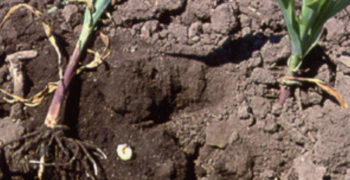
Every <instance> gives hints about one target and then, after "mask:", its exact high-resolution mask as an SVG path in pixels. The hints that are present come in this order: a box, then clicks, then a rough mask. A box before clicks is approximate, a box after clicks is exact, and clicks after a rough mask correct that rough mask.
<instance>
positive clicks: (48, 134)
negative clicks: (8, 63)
mask: <svg viewBox="0 0 350 180" xmlns="http://www.w3.org/2000/svg"><path fill="white" fill-rule="evenodd" d="M71 1H83V2H86V4H87V5H88V7H87V8H86V10H85V15H84V24H83V27H82V31H81V34H80V37H79V40H78V42H77V44H76V46H75V49H74V51H73V53H72V55H71V56H70V59H69V62H68V65H67V67H66V70H65V72H64V75H62V74H60V78H61V79H60V81H58V85H57V86H56V85H52V84H51V86H49V87H47V88H46V91H45V92H50V91H53V90H54V89H56V88H57V89H56V91H55V94H54V97H53V99H52V102H51V105H50V107H49V110H48V113H47V116H46V119H45V122H44V125H43V126H42V127H40V128H39V129H38V130H37V131H35V132H32V133H29V134H27V135H24V136H23V137H21V138H20V139H17V140H15V141H12V142H8V143H6V144H3V145H1V144H0V145H1V146H0V148H3V147H4V146H6V145H8V144H11V143H13V142H18V141H19V140H26V142H25V144H23V145H22V147H21V148H19V150H18V151H17V153H20V154H25V153H27V152H28V151H29V150H30V149H36V150H39V151H40V160H39V161H31V163H36V164H39V171H38V177H39V179H41V178H42V175H43V171H44V167H46V166H54V167H62V166H70V167H72V166H74V164H76V162H77V160H79V159H80V161H78V162H81V163H80V164H81V166H82V167H83V169H84V170H85V171H83V173H85V174H87V175H88V176H92V173H90V172H89V170H90V169H93V174H94V176H97V175H98V170H97V163H96V162H95V160H94V157H93V156H92V155H91V152H95V155H97V156H100V157H102V158H104V159H105V158H106V156H105V154H104V153H103V152H102V151H101V150H100V149H99V148H97V147H95V146H93V145H90V144H88V143H85V142H81V141H79V140H76V139H72V138H68V137H65V136H64V135H63V133H62V131H63V130H66V129H67V128H68V127H66V126H64V125H59V123H60V121H59V112H60V109H61V106H62V104H63V101H64V99H65V96H66V94H67V91H68V88H69V85H70V83H71V80H72V79H73V77H74V76H75V75H76V74H77V64H78V62H79V58H80V57H81V55H82V54H83V53H84V52H85V49H86V44H87V41H88V39H89V37H90V35H91V34H92V32H94V31H95V29H96V24H97V22H98V20H99V19H100V17H101V15H102V14H103V12H104V11H105V9H106V8H107V6H108V5H109V4H110V0H93V1H91V0H68V1H67V2H71ZM21 7H25V8H27V9H28V10H30V11H31V12H33V13H34V14H35V15H36V16H37V17H39V18H40V19H41V20H42V24H43V27H44V30H45V33H46V35H47V36H48V39H49V41H50V42H51V44H52V45H53V46H54V47H55V50H56V51H57V53H58V58H59V61H60V58H61V55H60V53H59V48H58V47H57V45H56V42H55V39H54V37H53V35H52V33H51V29H50V27H49V26H48V24H47V23H45V21H44V20H43V19H42V14H41V13H40V11H38V10H36V9H35V8H33V7H31V6H29V5H26V4H20V5H17V6H15V7H13V8H12V9H11V10H10V11H9V13H8V14H7V15H6V16H5V18H4V20H3V21H2V23H1V24H0V28H1V27H2V25H3V24H4V22H5V21H6V20H7V19H8V18H9V16H10V15H11V14H12V13H13V12H14V11H15V10H17V9H18V8H21ZM104 41H106V39H104ZM93 53H94V54H95V58H96V56H98V57H99V58H101V56H100V55H99V54H98V53H96V52H93ZM104 56H107V55H106V54H105V55H104ZM80 71H81V68H80V69H79V72H80ZM38 94H39V95H40V97H41V96H42V94H44V93H43V92H40V93H38ZM7 95H8V96H10V97H12V98H13V99H16V100H18V101H20V102H24V103H28V104H31V105H33V102H32V101H30V100H28V99H23V98H19V97H15V96H11V94H7ZM35 98H36V97H34V98H33V99H35ZM40 100H41V99H40ZM33 101H35V100H33ZM34 105H36V104H35V103H34ZM57 150H58V152H57ZM52 151H56V152H55V155H53V156H54V157H53V158H55V157H60V158H59V160H60V161H59V160H57V161H54V162H52V163H48V162H45V157H47V156H49V152H52ZM51 159H52V158H51ZM91 167H92V168H91ZM75 170H78V169H75ZM78 171H81V170H78Z"/></svg>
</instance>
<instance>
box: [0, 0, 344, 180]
mask: <svg viewBox="0 0 350 180" xmlns="http://www.w3.org/2000/svg"><path fill="white" fill-rule="evenodd" d="M21 2H25V3H29V4H31V5H33V6H34V7H36V8H38V9H40V10H41V11H42V12H46V11H47V10H48V9H49V8H50V7H52V6H53V5H54V4H57V3H58V0H44V1H43V0H3V1H0V17H1V18H2V17H4V15H5V13H6V12H7V11H8V10H9V7H11V6H13V5H15V4H18V3H21ZM113 3H114V4H113V6H111V7H110V8H109V9H108V12H109V13H110V14H111V15H112V17H113V21H111V20H108V18H107V17H104V19H105V23H101V25H100V29H99V30H98V31H101V32H104V33H105V34H107V35H108V37H109V38H110V40H111V46H110V50H111V55H110V56H109V57H108V58H107V59H106V61H105V63H104V64H103V65H101V66H100V67H98V68H97V69H96V70H92V71H89V72H85V73H83V74H82V75H80V76H77V77H75V79H74V82H73V84H72V86H71V87H70V93H69V96H68V97H67V100H66V106H65V108H64V112H63V113H62V115H61V117H62V121H63V124H66V125H68V126H70V128H71V129H70V130H69V131H68V132H67V133H66V135H67V136H70V137H73V138H77V139H80V140H83V141H87V142H91V143H94V144H95V145H97V146H98V147H100V148H101V149H102V150H103V151H104V152H105V153H106V154H107V156H108V160H100V161H99V164H100V166H101V168H102V173H101V174H102V175H101V174H100V176H99V177H98V178H97V179H118V180H120V179H135V180H136V179H137V180H141V179H162V180H165V179H201V180H216V179H252V180H260V179H264V180H265V179H283V180H287V179H300V180H311V179H315V180H316V179H327V180H329V179H332V180H333V179H348V178H350V156H349V152H350V121H349V118H350V111H349V110H347V109H345V110H341V109H340V108H339V106H338V105H337V103H336V102H335V101H334V99H332V98H331V97H329V96H327V95H326V94H324V93H322V92H320V91H319V90H318V89H316V88H315V87H304V88H302V89H296V90H295V91H294V92H293V95H292V97H291V98H289V99H288V100H287V102H286V103H285V104H284V105H280V104H279V103H278V94H279V85H278V79H279V78H281V77H282V76H283V75H284V73H285V72H286V69H287V66H286V60H287V58H288V56H289V55H290V45H289V38H288V36H287V32H286V30H285V26H284V21H283V18H282V14H281V12H280V10H279V7H278V1H271V0H263V1H261V0H162V1H158V0H148V1H144V0H114V1H113ZM348 10H350V8H348ZM45 17H46V18H47V20H48V21H49V22H50V24H51V25H52V27H53V29H54V34H55V35H56V37H57V38H58V40H59V44H60V47H61V49H62V50H63V52H64V55H65V60H66V59H68V56H69V54H70V53H71V52H72V50H73V47H74V45H75V42H76V40H77V37H78V36H79V30H80V28H81V26H80V24H82V18H83V6H81V5H78V6H77V5H68V6H66V7H64V8H63V9H60V10H58V11H56V12H55V13H53V14H46V15H45ZM349 20H350V18H349V16H348V14H347V13H346V12H341V13H340V14H338V15H337V16H336V17H335V18H332V19H330V20H329V21H328V22H327V24H326V27H325V31H324V35H323V36H322V38H321V41H320V43H319V46H318V47H316V48H315V50H314V51H313V52H312V53H311V54H310V56H309V57H308V60H307V61H306V62H305V63H304V66H305V67H304V68H305V69H308V68H311V71H309V73H307V74H306V75H307V76H312V77H316V78H319V79H322V80H324V81H326V82H328V83H329V84H330V85H332V86H333V87H335V89H337V90H338V91H339V92H340V93H341V94H342V95H343V97H344V99H345V101H346V102H348V103H350V91H349V90H348V87H349V86H350V76H349V75H350V63H349V61H350V53H349V50H348V47H349V46H350V38H349V33H348V32H350V24H349V23H348V22H349ZM96 35H97V33H96ZM0 42H1V43H0V45H1V46H0V48H1V49H0V52H1V56H0V58H1V61H0V65H1V67H0V83H1V88H4V89H7V90H8V91H12V81H11V77H10V76H9V73H8V71H7V67H8V64H7V63H6V62H5V57H6V55H9V54H12V53H14V52H18V51H21V50H28V49H35V50H37V51H38V54H39V55H38V57H37V58H35V59H32V60H25V61H24V73H25V79H26V81H25V85H26V86H25V87H26V88H25V89H24V91H25V95H26V97H29V96H31V95H33V94H35V93H36V92H38V91H40V90H41V89H42V88H43V87H44V86H45V85H46V83H47V82H50V81H56V80H58V71H57V62H56V61H57V57H56V54H55V51H54V49H53V48H52V47H51V46H50V44H49V42H48V40H47V39H46V37H45V34H44V31H43V30H42V27H41V25H40V22H39V21H38V20H37V18H35V17H34V16H33V15H30V13H29V12H28V11H26V10H20V11H18V12H17V13H15V15H14V16H13V17H12V18H11V20H10V21H9V22H8V23H6V25H5V26H4V28H3V29H2V30H1V33H0ZM89 48H92V49H94V50H99V51H101V50H102V49H103V43H102V42H101V40H100V39H99V38H95V39H93V40H92V41H91V44H90V46H89ZM92 58H93V57H92V56H91V55H86V56H85V57H84V58H83V59H82V63H87V62H89V61H91V60H92ZM51 96H52V95H51ZM51 96H49V97H47V98H46V99H45V100H44V101H43V103H42V104H41V105H40V106H38V107H34V108H30V107H24V109H23V110H24V113H23V114H22V117H21V120H18V121H17V122H14V121H13V120H11V119H9V118H8V117H9V115H10V109H11V105H10V104H7V103H5V101H3V100H0V103H1V106H0V115H1V118H2V119H1V120H0V140H2V141H5V142H6V141H9V140H11V139H13V138H15V137H16V136H19V135H21V134H22V133H23V131H25V132H30V131H33V130H34V129H35V128H36V127H39V126H40V125H41V124H42V123H43V121H44V118H45V115H46V113H47V109H48V105H49V103H50V99H51ZM297 97H300V98H297ZM300 105H301V106H300ZM300 107H302V109H300ZM23 128H24V129H25V130H23ZM13 132H18V133H13ZM121 143H128V144H130V145H131V147H132V148H133V151H134V157H133V159H132V160H130V161H122V160H120V158H118V156H117V154H116V148H117V145H118V144H121ZM16 146H18V145H14V148H16ZM12 148H13V147H12ZM11 152H13V151H12V150H11V148H7V149H6V150H5V151H1V152H0V178H1V179H37V178H36V172H37V168H38V167H37V166H34V165H31V164H28V160H31V159H38V158H39V157H38V153H36V152H30V153H29V154H28V155H25V156H24V157H25V158H23V159H19V157H20V156H18V157H16V156H14V155H13V153H11ZM21 157H23V156H21ZM49 169H50V168H49ZM51 170H53V168H51ZM63 171H64V169H58V172H63ZM50 172H54V171H48V173H50ZM57 174H59V173H54V174H46V175H47V176H48V177H50V179H64V178H63V177H60V176H59V175H57ZM76 179H87V177H86V176H85V175H82V176H76Z"/></svg>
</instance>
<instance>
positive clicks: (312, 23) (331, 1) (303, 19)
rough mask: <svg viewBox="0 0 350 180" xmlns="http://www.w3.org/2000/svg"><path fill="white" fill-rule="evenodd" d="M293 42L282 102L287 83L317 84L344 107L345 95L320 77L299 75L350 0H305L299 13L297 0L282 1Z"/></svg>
mask: <svg viewBox="0 0 350 180" xmlns="http://www.w3.org/2000/svg"><path fill="white" fill-rule="evenodd" d="M278 2H279V5H280V8H281V10H282V13H283V16H284V20H285V23H286V26H287V30H288V33H289V37H290V40H291V44H292V54H291V56H290V57H289V59H288V72H287V76H285V78H283V80H282V87H281V96H280V101H281V102H282V103H283V101H284V100H285V98H286V94H288V93H286V86H290V85H296V84H298V83H301V82H308V83H314V84H316V85H317V86H319V87H321V88H322V89H323V90H324V91H326V92H327V93H329V94H330V95H332V96H334V97H335V98H336V99H337V100H338V102H339V104H340V106H341V107H342V108H346V107H347V104H346V103H345V102H344V101H343V99H342V97H341V95H340V94H339V93H338V92H337V91H335V90H334V89H332V88H331V87H329V86H328V85H326V84H325V83H323V82H322V81H321V80H319V79H314V78H302V77H297V75H298V72H299V70H300V66H301V64H302V62H303V60H304V58H305V57H306V56H307V55H308V53H309V52H310V51H311V50H312V49H313V48H314V47H315V46H316V45H317V42H318V40H319V39H320V36H321V34H322V28H323V25H324V24H325V23H326V21H327V20H328V19H329V18H331V17H333V16H334V15H335V14H337V13H338V12H339V11H341V10H343V9H344V8H345V7H347V6H348V5H349V4H350V0H303V3H302V7H301V11H300V15H299V16H298V15H297V12H296V7H295V1H294V0H278Z"/></svg>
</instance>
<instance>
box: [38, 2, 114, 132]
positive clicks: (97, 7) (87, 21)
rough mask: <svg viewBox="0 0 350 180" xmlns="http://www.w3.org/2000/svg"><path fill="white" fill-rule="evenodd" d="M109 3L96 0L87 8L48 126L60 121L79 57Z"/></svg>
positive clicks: (49, 115) (52, 103)
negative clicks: (62, 107)
mask: <svg viewBox="0 0 350 180" xmlns="http://www.w3.org/2000/svg"><path fill="white" fill-rule="evenodd" d="M109 4H110V0H96V2H95V4H94V7H93V8H91V7H90V8H89V7H87V8H86V10H85V15H84V23H83V27H82V31H81V33H80V36H79V40H78V42H77V44H76V46H75V49H74V51H73V53H72V55H71V56H70V59H69V63H68V66H67V68H66V71H65V73H64V76H63V80H61V81H60V82H59V84H58V87H57V89H56V91H55V95H54V97H53V99H52V101H51V105H50V107H49V111H48V113H47V116H46V119H45V125H46V126H48V127H51V128H55V127H56V125H57V123H58V115H59V111H60V108H61V105H62V102H63V100H64V97H65V95H66V92H67V89H68V86H69V84H70V82H71V80H72V78H73V77H74V75H75V73H76V66H77V64H78V62H79V57H80V55H81V54H82V53H83V52H84V49H85V46H86V43H87V41H88V38H89V37H90V35H91V33H92V32H93V31H94V30H95V28H96V23H97V22H98V20H99V18H100V17H101V15H102V13H103V12H104V11H105V9H106V8H107V6H108V5H109ZM92 11H94V12H92Z"/></svg>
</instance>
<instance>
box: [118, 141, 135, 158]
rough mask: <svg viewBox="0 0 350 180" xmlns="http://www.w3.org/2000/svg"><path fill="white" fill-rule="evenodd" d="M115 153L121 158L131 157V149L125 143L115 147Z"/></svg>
mask: <svg viewBox="0 0 350 180" xmlns="http://www.w3.org/2000/svg"><path fill="white" fill-rule="evenodd" d="M117 154H118V156H119V158H120V159H121V160H123V161H129V160H130V159H131V158H132V149H131V147H130V146H129V145H128V144H126V143H124V144H119V145H118V147H117Z"/></svg>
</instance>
